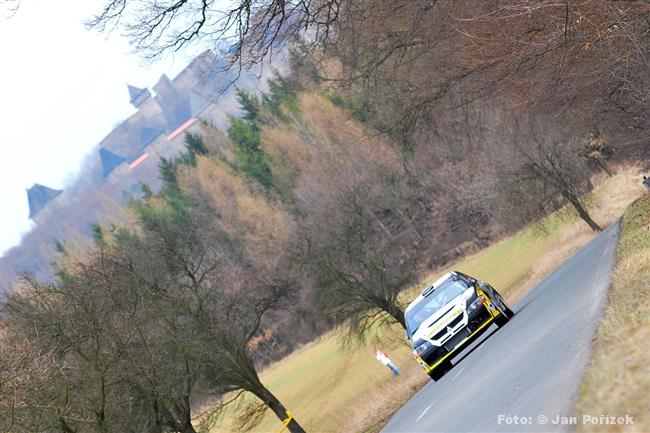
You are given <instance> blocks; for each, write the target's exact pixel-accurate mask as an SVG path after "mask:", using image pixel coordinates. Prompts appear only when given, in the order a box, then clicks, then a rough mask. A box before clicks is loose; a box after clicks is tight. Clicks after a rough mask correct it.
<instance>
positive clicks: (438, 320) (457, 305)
mask: <svg viewBox="0 0 650 433" xmlns="http://www.w3.org/2000/svg"><path fill="white" fill-rule="evenodd" d="M465 304H466V303H465V299H464V298H463V297H462V296H457V297H456V298H454V299H453V300H451V301H450V302H448V303H447V304H445V305H444V306H443V307H442V308H440V309H439V310H438V311H436V312H435V313H433V314H432V315H431V316H430V317H428V318H427V319H426V320H424V321H423V322H422V323H421V324H420V327H419V328H418V329H417V331H415V333H414V334H413V336H412V337H411V341H417V340H429V341H431V337H432V336H433V335H435V334H437V333H438V332H440V330H441V329H442V328H444V327H445V326H446V325H447V324H448V323H449V322H451V321H452V320H453V319H454V318H456V317H458V315H459V314H462V313H463V311H465Z"/></svg>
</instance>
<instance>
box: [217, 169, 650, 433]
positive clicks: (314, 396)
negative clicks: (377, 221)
mask: <svg viewBox="0 0 650 433" xmlns="http://www.w3.org/2000/svg"><path fill="white" fill-rule="evenodd" d="M638 178H639V176H638V169H634V168H627V169H624V170H623V169H622V170H620V171H619V172H618V174H616V175H615V176H614V177H612V178H606V179H600V180H599V181H598V180H597V183H598V186H597V188H596V189H595V191H594V192H593V194H592V195H591V196H590V197H589V198H588V202H589V207H590V210H591V212H592V214H593V216H594V219H596V221H598V222H599V223H600V224H602V225H603V226H604V225H607V224H609V223H611V222H613V221H614V220H615V219H616V218H618V217H619V216H620V215H621V214H622V213H623V211H624V209H625V208H626V207H627V206H628V205H629V203H631V202H632V201H633V200H634V199H635V198H636V197H638V196H639V195H640V194H641V193H642V188H641V187H640V182H639V181H638ZM593 236H594V234H593V233H592V232H591V231H590V230H589V228H588V227H587V225H586V224H584V223H583V222H582V221H580V220H579V219H578V218H577V216H576V215H575V214H574V213H573V212H572V211H571V210H570V209H563V210H561V211H559V212H557V213H555V214H553V215H551V216H550V217H548V218H546V219H545V220H544V221H543V222H542V223H541V224H538V225H535V226H532V227H529V228H526V229H524V230H522V231H520V232H519V233H517V234H515V235H514V236H512V237H509V238H507V239H504V240H502V241H500V242H498V243H496V244H494V245H492V246H490V247H489V248H487V249H485V250H483V251H481V252H479V253H477V254H475V255H473V256H470V257H467V258H465V259H464V260H462V261H460V262H458V263H455V264H453V265H450V266H449V267H448V268H449V269H457V270H460V271H464V272H467V273H469V274H472V275H475V276H477V277H478V278H480V279H484V280H486V281H489V282H491V283H492V284H493V285H494V286H495V287H496V288H497V289H498V290H500V291H501V292H502V293H503V294H504V295H505V297H506V298H507V299H508V300H509V301H510V302H515V301H516V299H517V298H519V297H520V296H521V295H523V294H524V293H526V291H528V290H529V289H530V288H532V287H534V285H535V284H537V283H538V282H539V281H541V280H542V279H543V278H544V277H545V276H546V275H548V274H549V273H550V272H551V271H552V270H553V269H554V268H555V267H556V266H557V265H558V264H560V263H562V262H563V261H564V260H565V259H566V258H567V257H569V256H570V255H571V254H573V253H574V252H575V251H577V250H578V249H579V248H580V247H581V246H582V245H584V244H585V243H586V242H588V241H589V240H590V239H592V238H593ZM445 271H446V269H444V270H443V269H441V270H438V271H437V272H435V273H433V274H432V275H431V276H430V278H427V279H426V281H424V282H423V283H427V282H429V281H431V280H432V279H434V278H436V276H438V275H440V274H441V273H444V272H445ZM418 290H420V287H417V288H412V289H410V290H406V291H405V298H408V299H410V298H412V297H413V296H414V294H415V293H417V291H418ZM375 344H377V345H378V346H379V347H381V348H382V349H383V350H385V351H386V352H387V353H389V355H390V356H391V357H392V358H393V360H394V361H395V363H396V364H397V365H398V366H399V367H400V368H401V369H402V374H401V375H400V376H399V377H396V378H393V377H391V375H390V372H389V371H388V369H387V368H386V367H384V366H383V365H381V364H380V363H379V362H377V360H376V359H375V358H374V351H373V346H374V345H375ZM646 368H647V367H646ZM261 377H262V381H263V382H264V383H265V384H266V385H267V386H268V387H269V389H271V390H272V391H273V392H274V393H275V394H276V395H277V396H278V397H279V398H280V399H281V400H282V401H283V402H284V403H285V404H286V405H287V407H288V408H289V410H291V411H292V412H293V414H294V416H295V417H296V419H297V420H298V421H299V422H300V423H301V424H302V425H303V426H304V427H305V429H306V430H307V431H310V432H318V433H324V432H371V431H376V430H378V428H379V427H380V426H381V425H383V423H384V422H385V420H386V419H387V418H388V417H389V416H390V415H391V414H392V413H393V412H394V411H395V410H396V409H398V408H399V407H400V406H401V405H402V404H403V403H404V401H406V400H407V399H408V398H410V397H411V396H412V395H413V394H414V393H415V392H416V391H417V390H418V389H419V388H420V387H421V386H422V385H424V384H425V383H426V382H427V381H428V380H429V379H428V377H427V376H426V375H424V373H423V372H422V371H421V370H420V368H419V367H418V366H417V364H416V363H415V361H414V360H413V358H412V356H411V353H410V349H409V347H408V345H407V344H406V341H405V340H404V339H403V336H402V335H401V331H400V329H399V327H394V328H384V329H381V330H378V332H377V335H376V336H375V337H374V338H372V339H371V340H370V341H368V342H367V344H359V345H357V346H355V347H343V346H342V344H341V339H340V336H339V335H337V333H330V334H327V335H325V336H323V337H322V338H320V339H318V340H317V341H314V342H312V343H310V344H308V345H306V346H304V347H302V348H301V349H299V350H297V351H296V352H294V353H293V354H291V355H290V356H288V357H286V358H285V359H283V360H282V361H280V362H279V363H277V364H275V365H273V366H271V367H269V368H268V369H266V370H265V371H264V372H263V373H262V375H261ZM280 427H281V424H280V423H279V421H278V420H277V419H276V418H275V417H274V416H272V415H271V414H267V416H266V418H265V419H264V421H263V422H262V423H261V424H260V425H259V426H258V427H257V428H256V429H255V430H254V431H255V432H277V431H278V430H279V429H280ZM233 430H234V429H233V425H232V418H231V417H230V416H227V415H226V416H225V417H224V419H223V420H222V421H221V422H220V423H219V424H218V425H216V426H214V428H213V429H212V430H211V432H213V433H216V432H230V431H233Z"/></svg>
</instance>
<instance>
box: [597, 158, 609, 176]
mask: <svg viewBox="0 0 650 433" xmlns="http://www.w3.org/2000/svg"><path fill="white" fill-rule="evenodd" d="M596 163H598V165H599V166H600V168H602V169H603V171H604V172H605V173H607V176H609V177H612V171H611V170H610V169H609V167H608V166H607V164H606V163H605V161H603V160H602V159H601V158H596Z"/></svg>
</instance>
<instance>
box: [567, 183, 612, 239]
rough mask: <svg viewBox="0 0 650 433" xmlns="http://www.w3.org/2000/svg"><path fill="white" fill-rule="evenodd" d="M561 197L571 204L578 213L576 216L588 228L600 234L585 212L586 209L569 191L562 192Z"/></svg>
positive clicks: (597, 227) (598, 227)
mask: <svg viewBox="0 0 650 433" xmlns="http://www.w3.org/2000/svg"><path fill="white" fill-rule="evenodd" d="M562 195H563V196H564V198H566V199H567V200H568V201H569V203H571V205H572V206H573V207H574V208H575V210H576V211H577V212H578V215H580V218H582V220H583V221H584V222H586V223H587V225H589V228H591V229H592V230H593V231H595V232H600V231H602V230H603V229H602V228H601V227H600V226H599V225H598V224H597V223H596V222H595V221H594V220H592V219H591V216H590V215H589V212H587V209H585V207H584V206H583V205H582V203H581V202H580V199H579V198H578V197H576V196H575V194H573V193H571V192H569V191H562Z"/></svg>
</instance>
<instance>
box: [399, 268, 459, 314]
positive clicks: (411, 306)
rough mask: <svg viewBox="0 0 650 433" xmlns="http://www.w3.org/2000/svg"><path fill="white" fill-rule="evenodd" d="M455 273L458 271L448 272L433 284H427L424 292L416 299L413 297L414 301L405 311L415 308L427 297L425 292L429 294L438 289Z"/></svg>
mask: <svg viewBox="0 0 650 433" xmlns="http://www.w3.org/2000/svg"><path fill="white" fill-rule="evenodd" d="M453 275H456V273H455V272H453V271H452V272H447V273H446V274H445V275H443V276H442V277H440V278H438V279H437V280H436V281H435V282H434V283H433V284H431V285H427V286H426V287H425V288H424V290H422V293H420V294H419V295H418V297H417V298H415V299H413V301H411V303H410V304H409V305H408V307H406V310H404V312H405V313H406V312H407V311H409V310H410V309H411V308H413V306H414V305H416V304H417V303H418V302H420V301H421V300H422V299H423V298H424V297H425V295H424V294H425V293H426V294H427V295H429V294H430V293H431V292H432V291H434V290H436V289H437V288H438V287H440V285H441V284H442V283H444V282H445V281H447V280H448V279H449V278H451V277H452V276H453ZM432 289H433V290H432Z"/></svg>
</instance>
